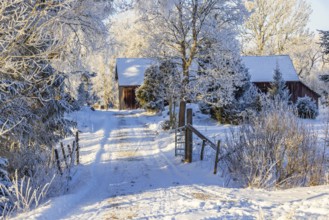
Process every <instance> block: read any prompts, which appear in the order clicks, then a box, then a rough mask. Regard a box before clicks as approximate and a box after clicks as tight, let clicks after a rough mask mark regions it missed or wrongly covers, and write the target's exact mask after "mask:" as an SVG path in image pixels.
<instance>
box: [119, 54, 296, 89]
mask: <svg viewBox="0 0 329 220" xmlns="http://www.w3.org/2000/svg"><path fill="white" fill-rule="evenodd" d="M242 61H243V62H244V64H245V65H246V67H247V68H248V70H249V74H250V76H251V79H250V80H251V82H271V81H273V74H274V69H275V68H276V65H277V64H278V65H279V68H280V71H281V73H282V77H283V79H284V80H285V81H300V80H299V78H298V75H297V73H296V70H295V68H294V65H293V63H292V61H291V59H290V57H289V56H288V55H278V56H243V57H242ZM155 63H157V61H156V59H151V58H117V78H118V83H119V86H140V85H142V84H143V80H144V72H145V70H146V69H147V68H148V67H150V66H151V65H152V64H155ZM192 66H193V68H192V69H194V70H197V67H196V65H192Z"/></svg>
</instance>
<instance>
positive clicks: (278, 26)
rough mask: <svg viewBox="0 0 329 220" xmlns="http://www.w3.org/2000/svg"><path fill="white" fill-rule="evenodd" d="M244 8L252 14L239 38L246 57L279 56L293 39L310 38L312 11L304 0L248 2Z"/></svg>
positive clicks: (249, 0)
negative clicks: (252, 55)
mask: <svg viewBox="0 0 329 220" xmlns="http://www.w3.org/2000/svg"><path fill="white" fill-rule="evenodd" d="M245 4H246V7H247V9H248V11H249V12H250V13H251V15H250V17H249V18H248V19H247V20H246V22H245V25H244V32H243V35H242V36H243V42H246V43H245V44H244V51H245V53H247V54H257V55H265V54H269V53H271V54H276V53H279V54H280V53H282V52H284V51H285V49H286V47H289V46H291V43H293V41H295V39H297V38H300V37H301V36H308V35H309V33H308V30H307V23H308V21H309V16H310V14H311V12H312V10H311V7H310V5H309V4H308V3H307V2H306V1H305V0H288V1H287V0H248V1H245ZM247 42H248V43H247Z"/></svg>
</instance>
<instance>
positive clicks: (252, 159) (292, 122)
mask: <svg viewBox="0 0 329 220" xmlns="http://www.w3.org/2000/svg"><path fill="white" fill-rule="evenodd" d="M226 141H227V145H226V147H224V149H223V151H224V152H223V154H225V155H226V157H225V161H226V163H227V165H228V166H227V167H228V169H229V171H230V172H232V175H233V176H236V177H237V178H238V179H239V180H241V182H242V184H243V185H245V186H251V187H260V188H271V187H284V188H288V187H295V186H309V185H318V184H322V183H324V181H325V180H324V179H323V178H324V176H325V175H324V172H325V166H326V164H325V161H326V160H327V158H326V156H325V151H324V150H323V149H322V150H321V148H319V147H318V146H317V145H318V142H317V135H316V134H314V132H312V131H311V130H310V129H309V128H307V127H306V126H305V125H304V124H303V123H302V122H301V121H300V120H298V118H297V117H296V116H295V110H294V109H293V108H292V107H291V106H290V107H289V106H288V105H287V104H286V103H282V104H279V103H268V104H267V106H263V109H262V111H261V112H260V113H259V115H257V116H256V117H254V118H251V119H249V121H247V122H245V123H244V124H243V125H242V126H241V127H240V128H238V129H236V130H232V132H231V135H229V136H228V137H227V140H226Z"/></svg>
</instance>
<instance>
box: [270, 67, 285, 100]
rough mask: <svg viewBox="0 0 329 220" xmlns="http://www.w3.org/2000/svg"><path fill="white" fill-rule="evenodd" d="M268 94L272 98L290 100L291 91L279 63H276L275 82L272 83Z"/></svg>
mask: <svg viewBox="0 0 329 220" xmlns="http://www.w3.org/2000/svg"><path fill="white" fill-rule="evenodd" d="M268 95H269V97H270V98H272V99H274V98H277V99H280V100H282V101H289V98H290V92H289V89H288V88H287V86H286V82H285V81H284V79H283V77H282V73H281V70H280V67H279V65H278V64H277V65H276V68H275V69H274V74H273V82H272V83H271V87H270V88H269V90H268Z"/></svg>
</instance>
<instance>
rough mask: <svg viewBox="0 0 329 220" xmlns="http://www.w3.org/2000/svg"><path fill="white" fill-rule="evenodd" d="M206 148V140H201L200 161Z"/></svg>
mask: <svg viewBox="0 0 329 220" xmlns="http://www.w3.org/2000/svg"><path fill="white" fill-rule="evenodd" d="M205 146H206V140H202V148H201V154H200V160H203V154H204V148H205Z"/></svg>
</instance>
